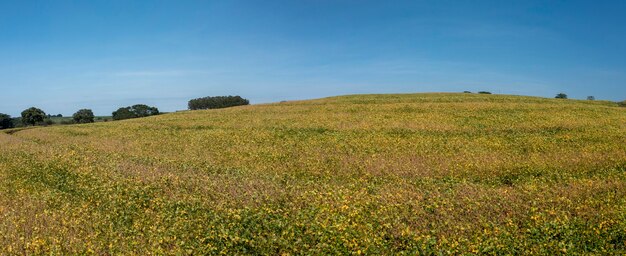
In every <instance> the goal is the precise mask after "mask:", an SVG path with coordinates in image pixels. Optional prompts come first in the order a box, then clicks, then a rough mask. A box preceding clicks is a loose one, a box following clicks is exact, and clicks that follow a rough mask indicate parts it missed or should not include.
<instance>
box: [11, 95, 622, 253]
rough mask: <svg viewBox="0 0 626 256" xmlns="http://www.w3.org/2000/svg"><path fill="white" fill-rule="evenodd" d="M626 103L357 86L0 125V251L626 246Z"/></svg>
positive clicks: (570, 249) (613, 249)
mask: <svg viewBox="0 0 626 256" xmlns="http://www.w3.org/2000/svg"><path fill="white" fill-rule="evenodd" d="M625 134H626V109H624V108H620V107H617V105H616V104H615V103H612V102H603V101H580V100H562V99H545V98H537V97H523V96H506V95H478V94H449V93H432V94H393V95H350V96H339V97H330V98H323V99H316V100H305V101H289V102H281V103H274V104H262V105H250V106H241V107H234V108H226V109H217V110H198V111H185V112H178V113H170V114H164V115H158V116H152V117H147V118H140V119H131V120H124V121H117V122H100V123H94V124H85V125H68V126H53V127H46V128H34V129H27V130H19V131H14V132H13V133H12V134H4V133H0V254H3V253H27V254H28V253H50V252H56V253H63V254H67V253H96V254H118V253H120V254H129V253H135V254H146V253H154V254H162V253H165V254H175V253H182V254H218V253H225V254H282V253H286V254H301V253H306V254H335V253H338V254H349V253H354V254H360V253H367V254H391V253H399V252H407V253H411V254H414V253H420V254H430V253H442V254H459V253H490V254H505V253H512V254H556V253H592V252H595V253H620V252H621V253H624V252H626V236H625V235H624V234H626V135H625Z"/></svg>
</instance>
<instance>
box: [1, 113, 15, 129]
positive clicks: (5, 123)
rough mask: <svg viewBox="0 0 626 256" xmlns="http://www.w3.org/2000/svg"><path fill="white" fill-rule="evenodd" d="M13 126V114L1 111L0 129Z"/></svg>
mask: <svg viewBox="0 0 626 256" xmlns="http://www.w3.org/2000/svg"><path fill="white" fill-rule="evenodd" d="M13 127H14V125H13V119H11V116H9V115H7V114H2V113H0V129H8V128H13Z"/></svg>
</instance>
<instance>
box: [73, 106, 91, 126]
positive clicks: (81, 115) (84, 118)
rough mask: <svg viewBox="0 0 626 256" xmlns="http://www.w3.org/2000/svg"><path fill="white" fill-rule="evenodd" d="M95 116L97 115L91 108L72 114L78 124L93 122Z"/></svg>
mask: <svg viewBox="0 0 626 256" xmlns="http://www.w3.org/2000/svg"><path fill="white" fill-rule="evenodd" d="M94 118H95V116H94V115H93V111H91V109H81V110H78V111H77V112H76V113H74V115H72V119H73V120H74V122H75V123H77V124H86V123H93V120H94Z"/></svg>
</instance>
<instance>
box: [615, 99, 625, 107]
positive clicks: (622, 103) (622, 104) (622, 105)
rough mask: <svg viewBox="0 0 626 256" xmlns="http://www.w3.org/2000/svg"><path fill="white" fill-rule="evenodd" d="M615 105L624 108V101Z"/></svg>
mask: <svg viewBox="0 0 626 256" xmlns="http://www.w3.org/2000/svg"><path fill="white" fill-rule="evenodd" d="M617 105H618V106H620V107H626V100H623V101H621V102H618V103H617Z"/></svg>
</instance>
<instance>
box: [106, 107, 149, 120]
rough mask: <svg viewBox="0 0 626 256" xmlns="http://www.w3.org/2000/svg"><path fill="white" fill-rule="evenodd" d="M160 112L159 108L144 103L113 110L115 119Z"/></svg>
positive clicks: (145, 115)
mask: <svg viewBox="0 0 626 256" xmlns="http://www.w3.org/2000/svg"><path fill="white" fill-rule="evenodd" d="M158 114H159V109H158V108H155V107H150V106H148V105H144V104H137V105H133V106H130V107H124V108H119V109H118V110H117V111H115V112H113V120H124V119H130V118H138V117H147V116H153V115H158Z"/></svg>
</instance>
